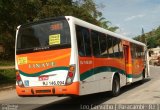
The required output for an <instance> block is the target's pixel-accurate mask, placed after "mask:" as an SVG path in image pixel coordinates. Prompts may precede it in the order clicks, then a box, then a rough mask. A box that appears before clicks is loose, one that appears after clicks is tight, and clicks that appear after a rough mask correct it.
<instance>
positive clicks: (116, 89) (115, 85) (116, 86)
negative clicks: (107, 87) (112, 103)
mask: <svg viewBox="0 0 160 110" xmlns="http://www.w3.org/2000/svg"><path fill="white" fill-rule="evenodd" d="M111 94H112V96H113V97H116V96H118V95H119V94H120V79H119V77H118V76H116V75H115V76H114V77H113V82H112V91H111Z"/></svg>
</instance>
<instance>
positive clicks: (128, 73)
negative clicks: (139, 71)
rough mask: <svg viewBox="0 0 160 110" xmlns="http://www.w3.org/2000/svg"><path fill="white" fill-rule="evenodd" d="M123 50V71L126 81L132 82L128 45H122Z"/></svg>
mask: <svg viewBox="0 0 160 110" xmlns="http://www.w3.org/2000/svg"><path fill="white" fill-rule="evenodd" d="M123 50H124V60H125V73H126V77H127V78H126V82H127V83H131V82H132V63H131V59H130V56H131V55H130V49H129V46H128V45H123Z"/></svg>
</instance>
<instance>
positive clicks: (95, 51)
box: [91, 31, 100, 57]
mask: <svg viewBox="0 0 160 110" xmlns="http://www.w3.org/2000/svg"><path fill="white" fill-rule="evenodd" d="M91 37H92V48H93V55H94V56H96V57H100V43H99V40H100V39H99V34H98V32H96V31H91Z"/></svg>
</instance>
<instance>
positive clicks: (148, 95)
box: [0, 67, 160, 110]
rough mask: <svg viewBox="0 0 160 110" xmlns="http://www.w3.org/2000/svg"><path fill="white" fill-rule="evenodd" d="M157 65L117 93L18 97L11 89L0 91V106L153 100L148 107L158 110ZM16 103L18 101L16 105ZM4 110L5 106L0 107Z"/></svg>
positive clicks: (82, 109)
mask: <svg viewBox="0 0 160 110" xmlns="http://www.w3.org/2000/svg"><path fill="white" fill-rule="evenodd" d="M159 84H160V67H151V78H150V79H146V80H145V81H144V82H143V83H140V82H136V83H134V84H132V85H130V86H126V87H123V88H122V89H121V95H120V96H118V97H114V98H113V97H110V95H109V92H104V93H97V94H92V95H86V96H81V97H77V98H73V99H72V98H69V97H56V96H54V97H24V98H21V97H18V96H17V95H16V93H15V90H7V91H3V92H0V104H2V105H1V107H0V109H1V108H2V109H3V108H5V107H15V108H16V107H18V110H31V109H33V110H53V109H54V110H88V108H92V109H94V110H99V109H100V108H98V107H102V109H103V110H104V107H106V109H107V108H108V107H111V109H112V105H111V106H109V104H114V105H113V106H115V104H116V106H117V105H119V104H157V105H153V106H151V107H152V110H159V109H160V108H156V107H159V105H158V104H160V87H159ZM17 104H18V105H17ZM4 110H6V109H4Z"/></svg>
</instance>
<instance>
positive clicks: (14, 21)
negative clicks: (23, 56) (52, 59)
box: [0, 0, 117, 59]
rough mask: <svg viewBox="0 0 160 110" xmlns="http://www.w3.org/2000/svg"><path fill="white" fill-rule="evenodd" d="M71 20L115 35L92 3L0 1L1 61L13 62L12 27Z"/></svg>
mask: <svg viewBox="0 0 160 110" xmlns="http://www.w3.org/2000/svg"><path fill="white" fill-rule="evenodd" d="M66 15H69V16H75V17H77V18H80V19H82V20H85V21H88V22H90V23H93V24H95V25H98V26H102V27H103V28H106V29H109V30H111V31H115V30H116V29H117V27H110V26H108V23H109V22H108V21H107V20H105V19H103V20H102V21H101V20H97V19H98V18H103V17H102V13H101V12H100V11H98V10H97V5H96V4H95V3H94V2H93V0H0V16H1V17H0V43H3V44H4V46H5V50H6V51H5V52H6V53H5V54H3V55H1V56H0V57H1V59H9V58H10V59H14V44H15V33H16V27H17V26H18V25H20V24H24V23H29V22H32V21H36V20H39V19H43V18H48V17H56V16H66Z"/></svg>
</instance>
